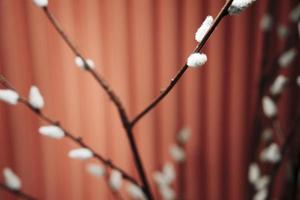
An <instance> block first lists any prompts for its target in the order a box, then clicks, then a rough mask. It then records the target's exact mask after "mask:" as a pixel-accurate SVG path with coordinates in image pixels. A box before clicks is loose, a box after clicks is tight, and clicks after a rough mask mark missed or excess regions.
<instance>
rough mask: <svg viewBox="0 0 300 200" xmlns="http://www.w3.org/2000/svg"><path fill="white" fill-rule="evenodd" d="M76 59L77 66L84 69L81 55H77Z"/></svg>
mask: <svg viewBox="0 0 300 200" xmlns="http://www.w3.org/2000/svg"><path fill="white" fill-rule="evenodd" d="M74 61H75V65H76V66H77V67H79V68H80V69H84V60H83V59H82V58H81V57H79V56H76V57H75V60H74Z"/></svg>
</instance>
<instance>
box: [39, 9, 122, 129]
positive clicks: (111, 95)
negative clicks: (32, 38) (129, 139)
mask: <svg viewBox="0 0 300 200" xmlns="http://www.w3.org/2000/svg"><path fill="white" fill-rule="evenodd" d="M42 9H43V11H44V13H45V14H46V16H47V18H48V19H49V21H50V22H51V24H52V25H53V27H54V28H55V30H56V31H57V32H58V34H59V35H60V36H61V38H62V39H63V40H64V42H65V43H66V44H67V45H68V47H69V48H70V49H71V51H72V52H73V53H74V54H75V56H78V57H80V58H81V59H82V60H83V62H84V66H85V69H86V70H87V71H88V72H89V73H90V74H91V75H92V76H93V77H94V78H95V79H96V81H97V82H98V83H99V85H100V86H101V87H102V88H103V89H104V91H105V92H106V93H107V95H108V96H109V98H110V99H111V101H112V102H113V103H114V104H115V106H116V107H117V109H118V112H119V115H120V117H121V119H122V122H123V124H124V123H126V122H127V121H128V117H127V115H126V112H125V109H124V107H123V104H122V102H121V100H120V99H119V97H118V96H117V95H116V93H115V92H114V91H113V90H112V88H111V87H110V85H109V84H108V83H107V82H106V80H105V79H104V78H103V77H102V76H101V75H100V74H99V73H97V72H96V71H95V70H94V69H91V68H90V67H88V64H87V62H86V59H85V58H84V56H83V55H82V54H81V53H80V52H79V50H78V49H77V48H76V47H75V45H74V44H73V43H72V42H71V40H70V39H69V38H68V36H67V35H66V33H65V32H64V31H63V29H62V28H61V26H60V25H59V23H58V22H57V20H56V19H55V17H54V15H53V14H52V13H51V12H50V10H49V9H48V7H43V8H42Z"/></svg>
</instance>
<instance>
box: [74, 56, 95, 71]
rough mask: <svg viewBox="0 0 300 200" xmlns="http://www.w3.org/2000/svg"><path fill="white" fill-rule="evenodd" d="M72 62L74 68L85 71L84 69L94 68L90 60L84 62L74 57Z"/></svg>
mask: <svg viewBox="0 0 300 200" xmlns="http://www.w3.org/2000/svg"><path fill="white" fill-rule="evenodd" d="M74 61H75V64H76V66H77V67H79V68H80V69H86V67H87V68H89V69H94V68H95V63H94V61H93V60H91V59H86V60H85V62H84V60H83V58H81V57H79V56H76V57H75V60H74Z"/></svg>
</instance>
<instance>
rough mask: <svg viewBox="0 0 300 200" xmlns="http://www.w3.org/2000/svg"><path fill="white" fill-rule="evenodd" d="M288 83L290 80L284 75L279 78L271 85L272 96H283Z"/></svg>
mask: <svg viewBox="0 0 300 200" xmlns="http://www.w3.org/2000/svg"><path fill="white" fill-rule="evenodd" d="M287 82H288V78H287V77H286V76H284V75H279V76H277V78H276V79H275V81H274V83H273V84H272V85H271V88H270V93H271V94H272V95H279V94H281V93H282V91H283V89H284V87H285V86H286V84H287Z"/></svg>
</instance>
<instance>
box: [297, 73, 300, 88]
mask: <svg viewBox="0 0 300 200" xmlns="http://www.w3.org/2000/svg"><path fill="white" fill-rule="evenodd" d="M297 85H298V86H299V87H300V76H298V77H297Z"/></svg>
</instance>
